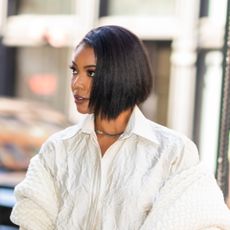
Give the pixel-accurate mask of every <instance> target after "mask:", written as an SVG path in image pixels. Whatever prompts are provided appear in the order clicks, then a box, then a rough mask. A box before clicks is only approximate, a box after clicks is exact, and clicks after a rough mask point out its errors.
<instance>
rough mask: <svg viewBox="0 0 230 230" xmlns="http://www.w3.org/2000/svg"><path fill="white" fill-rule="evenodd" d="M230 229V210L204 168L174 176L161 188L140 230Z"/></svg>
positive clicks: (199, 166)
mask: <svg viewBox="0 0 230 230" xmlns="http://www.w3.org/2000/svg"><path fill="white" fill-rule="evenodd" d="M149 229H154V230H162V229H167V230H175V229H176V230H184V229H186V230H209V229H210V230H211V229H221V230H229V229H230V210H229V209H228V208H227V206H226V205H225V203H224V199H223V195H222V192H221V190H220V189H219V187H218V185H217V183H216V181H215V179H214V177H213V176H212V175H210V174H208V173H207V172H206V171H205V169H204V168H203V167H202V165H198V166H195V167H192V168H190V169H188V170H186V171H183V172H181V173H180V174H178V175H176V176H173V177H172V178H170V179H169V180H168V181H166V183H165V185H164V186H163V187H162V189H161V191H160V194H159V196H158V198H157V199H156V200H155V202H154V204H153V208H152V210H151V212H150V213H149V215H148V216H147V218H146V220H145V222H144V224H143V226H142V228H141V230H149Z"/></svg>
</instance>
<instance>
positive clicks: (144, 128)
mask: <svg viewBox="0 0 230 230" xmlns="http://www.w3.org/2000/svg"><path fill="white" fill-rule="evenodd" d="M79 125H80V132H82V133H86V134H93V133H94V134H95V131H94V115H93V114H88V115H87V116H86V118H85V119H84V120H83V121H82V122H81V123H80V124H79ZM155 126H156V124H155V123H154V122H152V121H150V120H148V119H147V118H146V117H145V116H144V115H143V113H142V112H141V110H140V109H139V108H138V106H135V107H134V109H133V112H132V114H131V116H130V119H129V122H128V124H127V127H126V129H125V132H124V133H123V135H121V138H127V137H129V136H131V135H132V134H135V135H137V136H141V137H143V138H145V139H147V140H149V141H151V142H153V143H155V144H159V141H158V138H157V136H156V133H155V129H154V127H155Z"/></svg>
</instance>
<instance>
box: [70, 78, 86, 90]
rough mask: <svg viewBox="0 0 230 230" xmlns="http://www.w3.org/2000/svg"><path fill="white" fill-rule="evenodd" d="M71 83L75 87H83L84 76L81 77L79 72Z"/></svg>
mask: <svg viewBox="0 0 230 230" xmlns="http://www.w3.org/2000/svg"><path fill="white" fill-rule="evenodd" d="M71 84H72V88H73V89H82V88H83V86H84V80H83V77H81V76H80V75H79V74H78V75H77V76H74V77H73V79H72V83H71Z"/></svg>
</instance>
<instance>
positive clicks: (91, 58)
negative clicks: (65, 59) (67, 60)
mask: <svg viewBox="0 0 230 230" xmlns="http://www.w3.org/2000/svg"><path fill="white" fill-rule="evenodd" d="M72 59H73V61H74V62H76V63H78V62H79V61H81V62H90V63H91V64H96V57H95V53H94V50H93V48H92V47H90V46H88V45H86V44H84V43H82V44H80V45H79V46H77V48H76V49H75V50H74V53H73V58H72Z"/></svg>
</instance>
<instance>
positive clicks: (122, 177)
mask: <svg viewBox="0 0 230 230" xmlns="http://www.w3.org/2000/svg"><path fill="white" fill-rule="evenodd" d="M15 195H16V199H17V202H16V205H15V207H14V209H13V212H12V214H11V220H12V221H13V222H14V223H16V224H17V225H19V226H20V227H21V229H26V230H51V229H52V230H53V229H57V230H75V229H76V230H80V229H81V230H101V229H103V230H201V229H202V230H203V229H222V230H230V212H229V210H228V208H227V207H226V205H225V204H224V200H223V196H222V193H221V191H220V189H219V188H218V186H217V184H216V182H215V180H214V178H213V176H212V175H209V174H208V173H206V172H205V171H204V170H203V169H202V166H201V165H200V163H199V159H198V153H197V149H196V147H195V145H194V144H193V143H192V142H191V141H190V140H189V139H187V138H186V137H184V136H181V135H179V134H177V133H175V132H173V131H171V130H169V129H167V128H165V127H162V126H160V125H158V124H155V123H153V122H151V121H149V120H148V119H146V118H145V117H144V116H143V115H142V113H141V112H140V110H139V109H138V107H135V109H134V111H133V113H132V115H131V118H130V120H129V123H128V126H127V128H126V130H125V133H124V134H123V135H122V136H120V138H119V140H118V141H117V142H115V143H114V144H113V145H112V146H111V147H110V148H109V149H108V150H107V152H106V153H105V155H104V156H103V158H102V157H101V153H100V148H99V145H98V142H97V139H96V134H95V132H94V117H93V115H88V116H87V117H86V119H85V120H84V121H83V122H82V123H81V124H79V125H76V126H73V127H70V128H68V129H66V130H64V131H62V132H60V133H58V134H55V135H54V136H52V137H51V138H50V139H49V140H48V141H47V142H46V143H45V144H44V145H43V147H42V148H41V150H40V153H39V154H38V155H36V156H35V157H34V158H33V159H32V160H31V163H30V166H29V169H28V172H27V176H26V178H25V180H24V181H23V182H21V183H20V184H19V185H18V186H17V187H16V189H15Z"/></svg>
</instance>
